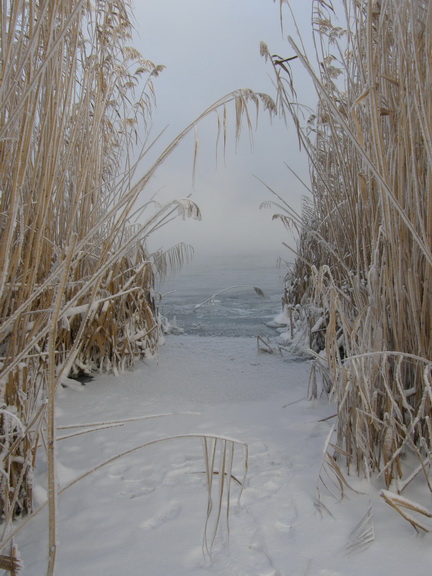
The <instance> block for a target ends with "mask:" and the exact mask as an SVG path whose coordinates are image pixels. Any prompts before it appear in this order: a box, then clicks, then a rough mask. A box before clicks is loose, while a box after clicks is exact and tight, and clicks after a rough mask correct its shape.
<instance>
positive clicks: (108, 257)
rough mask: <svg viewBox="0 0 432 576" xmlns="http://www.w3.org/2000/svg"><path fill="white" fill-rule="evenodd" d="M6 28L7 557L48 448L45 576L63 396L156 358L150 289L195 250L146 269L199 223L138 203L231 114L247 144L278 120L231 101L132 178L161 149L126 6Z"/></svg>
mask: <svg viewBox="0 0 432 576" xmlns="http://www.w3.org/2000/svg"><path fill="white" fill-rule="evenodd" d="M0 29H1V40H0V77H1V83H0V357H1V358H0V383H1V403H2V404H1V407H0V442H1V456H2V464H1V472H2V474H1V479H0V508H1V515H2V518H3V519H4V521H3V525H2V535H1V541H2V545H1V546H0V548H3V547H4V546H5V544H6V543H7V542H9V541H10V538H9V537H8V534H9V532H10V527H11V522H12V521H13V520H14V518H16V517H19V516H23V515H25V514H29V513H30V512H32V470H33V468H34V466H35V462H36V457H37V449H38V446H42V448H43V450H44V451H45V452H46V455H47V459H48V467H49V477H50V479H49V508H50V559H49V567H48V573H49V574H51V573H53V571H54V563H55V551H56V535H55V532H56V530H55V518H56V496H57V494H58V486H57V483H56V465H55V463H56V430H55V426H54V424H55V421H54V405H55V393H56V390H57V388H58V386H60V385H67V386H71V385H76V384H74V381H73V380H72V378H75V377H77V376H79V375H81V374H88V373H93V372H94V371H113V372H117V371H119V370H124V369H126V368H128V367H130V366H133V364H134V362H135V360H136V359H137V358H140V357H142V356H143V355H145V354H147V353H152V352H153V351H154V350H155V349H156V348H157V346H158V343H159V339H160V335H161V331H160V319H159V317H158V310H157V295H156V294H155V291H154V287H155V277H156V275H158V274H163V273H164V272H165V270H166V269H167V267H168V266H170V265H172V266H178V265H179V264H181V262H182V261H183V260H184V259H185V258H187V257H188V255H189V249H188V247H185V246H184V245H183V244H179V245H178V246H175V247H173V248H172V249H170V250H168V251H167V252H158V253H157V254H149V253H148V251H147V249H146V239H147V238H148V236H149V235H150V234H152V233H153V232H154V231H155V230H157V229H158V228H159V227H161V226H163V225H165V224H166V223H168V222H169V221H170V220H172V219H173V218H174V217H176V216H178V215H180V216H183V217H192V218H198V219H199V218H200V211H199V208H198V206H197V205H196V204H195V203H194V202H192V201H191V200H190V199H177V200H173V201H171V202H169V203H168V204H166V205H160V204H158V203H157V202H155V201H154V200H151V201H149V202H144V203H143V202H142V197H141V195H142V192H143V191H144V189H145V187H146V185H147V183H148V182H149V180H150V179H151V177H152V176H153V174H154V172H155V171H156V170H157V168H158V167H159V166H160V164H161V163H162V162H163V161H164V160H165V159H166V158H167V157H168V156H169V154H170V153H171V152H172V151H173V150H174V149H175V148H176V146H177V145H178V143H179V142H180V141H181V140H182V139H183V138H184V137H185V136H186V135H187V134H189V133H190V132H193V131H194V130H195V128H196V123H197V122H198V121H199V120H200V119H201V118H203V117H205V116H208V115H209V114H212V113H213V112H216V113H218V110H219V109H222V110H223V114H224V122H223V125H221V124H220V123H219V130H220V131H222V130H223V132H224V141H225V139H226V129H227V117H228V107H229V106H230V105H232V106H233V108H234V118H235V119H234V122H235V129H236V134H237V136H238V135H239V133H240V130H241V127H242V124H243V118H244V119H245V121H246V124H247V126H248V127H250V117H249V110H248V108H249V106H251V105H252V106H254V107H255V108H256V110H257V112H258V109H259V108H260V106H261V105H262V106H263V107H264V108H265V109H267V110H269V111H270V113H273V111H274V104H273V102H272V101H271V99H270V98H269V97H267V96H266V95H263V94H255V93H254V92H252V91H250V90H239V91H236V92H233V93H231V94H228V95H227V96H225V97H223V98H221V99H220V100H219V101H217V102H215V103H214V104H213V105H212V106H210V107H209V108H208V109H207V110H205V111H204V112H203V113H202V114H201V115H200V116H199V117H198V118H197V120H196V121H194V122H193V123H191V124H190V125H189V126H186V128H185V129H184V130H183V131H182V132H181V133H180V134H179V135H178V136H177V137H176V138H175V139H174V140H173V141H172V142H171V143H170V144H169V145H168V146H167V147H166V148H165V149H163V150H162V151H161V152H160V154H159V156H158V158H157V159H156V161H155V162H153V163H152V164H151V165H150V166H147V167H146V168H145V170H144V173H143V175H142V176H140V177H139V178H137V177H136V173H137V166H140V168H141V167H142V165H143V163H144V162H145V161H146V153H147V151H148V150H149V149H150V148H152V147H153V145H154V142H152V143H150V144H149V143H148V136H149V132H148V128H149V126H148V119H149V117H150V114H151V107H152V103H153V98H154V87H153V80H154V78H156V77H157V76H158V75H159V73H160V72H161V70H162V67H161V66H158V65H155V64H153V63H152V62H150V61H148V60H145V59H144V58H142V57H141V55H140V54H139V53H138V52H137V51H136V50H135V49H134V48H133V47H131V46H130V45H129V43H130V41H131V23H130V6H129V3H128V2H127V1H126V0H99V1H98V2H96V3H90V2H87V1H86V0H71V1H70V2H64V1H62V0H43V1H35V0H30V1H28V2H21V1H18V2H11V1H10V0H0ZM140 137H142V140H143V141H144V144H143V145H142V148H141V150H140V151H138V153H137V151H136V146H135V144H136V141H137V140H138V139H139V138H140ZM133 158H135V160H133ZM140 172H141V173H142V171H141V170H140ZM138 199H140V204H141V206H142V207H141V208H140V209H139V210H136V203H137V200H138Z"/></svg>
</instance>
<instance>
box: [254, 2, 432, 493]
mask: <svg viewBox="0 0 432 576" xmlns="http://www.w3.org/2000/svg"><path fill="white" fill-rule="evenodd" d="M336 15H338V16H339V22H340V21H341V19H342V21H343V22H344V24H343V25H340V26H339V25H337V24H336V22H337V16H336ZM313 26H314V36H315V45H316V49H317V51H316V58H317V61H318V67H317V69H318V72H317V71H316V70H315V67H314V66H313V65H312V64H311V61H312V57H310V58H308V57H307V55H306V54H305V53H304V51H303V50H300V49H299V48H298V46H297V44H296V43H295V42H294V40H292V39H291V40H290V46H291V50H292V51H293V52H292V53H293V55H295V56H296V60H295V65H296V66H297V65H298V63H301V64H302V66H303V69H304V70H305V71H306V72H307V74H308V75H309V77H310V78H311V80H312V81H313V83H314V85H315V88H316V92H317V97H318V106H317V110H316V113H315V114H314V115H313V116H311V117H310V118H309V122H308V125H307V127H306V128H303V127H301V126H300V125H301V118H300V117H299V114H298V107H297V106H296V104H295V100H293V98H292V94H291V93H290V91H289V87H288V86H287V83H286V79H285V77H286V70H284V69H283V68H282V67H281V65H280V63H278V61H276V59H275V58H274V57H272V56H271V55H270V53H269V52H268V51H266V50H265V49H264V55H265V56H266V57H267V58H268V59H270V60H271V62H272V64H273V66H274V70H275V74H276V78H277V83H278V88H279V103H280V106H281V107H283V109H284V111H285V113H286V114H291V115H292V116H293V117H294V119H295V122H296V125H297V126H299V138H300V141H301V143H302V145H303V146H304V148H305V149H306V151H307V153H308V155H309V159H310V172H311V183H312V192H313V195H312V199H311V200H309V201H308V203H307V210H306V211H305V212H304V214H303V215H302V223H301V226H300V230H301V233H300V240H299V245H298V249H297V254H298V257H297V261H296V263H295V266H294V270H293V272H292V274H291V275H290V278H289V282H288V285H287V291H286V299H287V302H288V303H290V304H291V305H296V304H300V305H306V304H308V305H309V306H310V305H312V307H313V309H314V310H315V313H317V314H319V315H321V317H322V324H323V326H325V344H324V346H325V351H326V358H327V363H328V368H329V371H330V374H331V381H332V389H331V395H332V397H333V398H334V399H335V401H336V402H337V403H338V432H337V434H338V441H337V443H338V447H339V450H340V451H341V453H343V454H346V460H347V466H348V471H351V470H355V471H357V472H364V473H365V474H366V475H368V473H369V471H374V472H375V473H377V474H379V475H380V476H381V477H382V478H383V480H384V482H385V485H386V486H387V487H390V486H391V487H392V489H394V490H395V491H402V490H403V489H404V488H405V486H406V484H405V482H404V478H406V477H410V475H411V473H412V470H411V469H410V462H411V459H405V458H404V457H405V455H406V454H407V453H410V454H413V455H414V456H415V457H416V458H417V459H418V460H419V462H421V465H420V466H418V467H416V470H417V474H423V475H424V476H423V478H424V480H425V482H426V484H427V485H428V486H430V481H429V474H430V464H431V457H432V434H431V432H432V428H431V424H430V422H431V416H432V396H431V383H432V382H431V371H432V340H431V337H430V334H431V329H432V308H431V294H432V199H431V198H432V197H431V174H432V172H431V168H432V154H431V152H432V147H431V143H432V124H431V118H432V115H431V112H432V97H431V95H432V90H431V89H432V75H431V70H432V68H431V65H432V62H431V54H432V36H431V34H430V30H431V29H432V6H431V4H430V3H429V2H426V1H418V2H412V1H409V0H401V1H399V2H393V1H391V0H386V1H381V2H375V1H362V2H357V1H349V0H341V1H340V2H338V3H334V5H333V4H332V3H331V2H327V1H326V2H323V1H319V0H317V1H316V2H313ZM284 66H286V65H284ZM290 70H291V74H292V75H293V74H294V63H293V62H292V63H291V69H290ZM293 102H294V103H293ZM289 217H290V218H292V217H291V216H289Z"/></svg>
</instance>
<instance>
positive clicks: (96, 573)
mask: <svg viewBox="0 0 432 576" xmlns="http://www.w3.org/2000/svg"><path fill="white" fill-rule="evenodd" d="M308 379H309V363H308V361H306V360H304V358H300V357H296V356H289V355H288V354H284V355H283V356H277V355H271V354H266V353H262V352H261V353H258V352H257V347H256V341H255V339H253V338H214V337H213V338H212V337H197V336H186V335H181V336H169V337H168V338H167V342H166V344H165V345H164V346H163V348H162V349H161V351H160V358H159V361H158V362H155V361H152V362H150V361H149V362H148V363H147V364H140V365H139V366H138V367H137V369H136V370H135V371H134V372H132V373H126V374H122V375H121V376H119V377H114V376H100V377H97V378H96V379H95V380H94V381H92V382H90V383H88V384H87V385H86V386H85V387H83V388H82V390H80V391H76V390H73V389H70V388H68V389H62V390H61V391H60V392H59V398H58V414H57V416H58V418H57V423H58V425H59V427H61V429H60V430H59V438H60V439H59V441H58V451H59V466H58V476H59V483H60V485H61V486H65V485H67V484H68V483H70V482H71V481H72V480H73V479H75V478H76V477H78V476H79V475H80V474H82V473H84V472H86V471H88V470H90V469H92V468H96V467H98V465H99V464H100V463H103V462H104V461H106V460H109V459H110V458H112V457H115V456H116V455H117V454H120V453H122V452H125V451H127V450H129V449H132V448H134V447H138V446H140V445H143V444H147V443H150V445H149V446H146V447H143V448H141V449H139V450H136V451H133V452H131V453H130V454H129V455H126V456H123V457H121V458H117V459H114V460H112V461H111V463H110V464H107V465H106V466H104V467H101V468H99V469H98V470H96V471H95V472H94V473H92V474H91V475H89V476H87V477H85V478H84V479H82V480H80V481H79V482H78V483H76V484H74V485H73V486H72V487H70V488H69V489H67V490H66V491H64V492H63V493H62V494H61V496H60V497H59V502H58V520H57V521H58V551H57V562H56V574H57V576H77V575H80V576H86V575H89V576H90V575H91V576H118V575H119V574H120V575H122V576H123V575H124V576H129V575H135V574H142V575H146V576H168V575H170V576H171V575H172V576H204V575H211V574H215V575H216V574H221V575H224V576H276V575H278V576H382V575H383V574H385V575H389V576H390V575H391V576H406V575H407V574H412V575H413V576H414V575H415V576H423V575H424V576H426V575H428V576H429V575H430V574H431V572H432V541H431V535H430V534H426V535H418V534H416V532H415V531H414V530H413V529H412V528H411V526H410V525H409V524H408V523H407V522H405V521H404V520H403V519H402V518H401V517H400V516H399V515H398V514H397V513H396V512H395V511H394V510H393V509H392V508H390V507H389V506H388V505H387V504H386V503H385V502H384V500H383V499H382V498H380V497H379V491H380V489H381V488H383V487H384V486H383V483H382V481H381V480H380V479H378V480H374V481H373V483H372V487H371V489H370V488H369V486H368V484H367V482H366V481H365V480H364V479H357V478H349V482H350V484H351V485H352V486H353V487H354V488H355V489H356V490H357V491H359V492H362V493H361V494H359V493H356V492H354V491H351V490H349V489H346V491H345V493H346V497H345V498H344V499H342V500H340V501H339V500H338V499H335V498H333V497H331V496H330V495H329V494H328V493H327V492H326V490H325V488H324V486H323V484H322V483H320V482H319V477H320V475H321V477H322V478H323V479H325V480H326V482H327V484H328V485H329V486H330V485H331V478H330V477H327V476H326V469H325V468H322V462H323V446H324V444H325V442H326V439H327V437H328V435H329V432H330V430H331V428H332V426H333V423H334V419H332V418H329V419H327V418H328V417H331V416H332V415H333V414H334V412H335V407H334V406H331V405H329V403H328V400H327V398H326V397H324V396H323V397H321V398H319V399H317V400H313V401H308V400H307V399H306V395H307V387H308ZM153 416H155V418H152V417H153ZM143 417H146V418H145V419H143ZM125 419H129V420H130V421H129V422H128V423H124V424H123V425H121V426H117V425H116V426H112V427H110V428H104V429H100V430H99V431H93V432H89V433H88V434H83V435H74V436H73V437H70V438H66V439H61V437H62V436H68V435H71V434H74V433H75V432H78V431H82V430H83V428H76V429H75V428H65V427H67V426H75V425H83V424H91V425H92V426H90V427H89V428H90V429H93V428H95V427H96V424H98V425H99V424H102V423H107V422H113V421H119V420H125ZM200 435H208V436H218V437H224V438H228V439H229V440H236V441H238V443H239V444H238V445H237V444H234V443H232V442H231V441H226V442H225V443H224V442H222V441H219V442H218V444H217V447H221V446H226V447H228V448H230V447H231V446H235V453H234V457H235V461H234V465H233V469H232V477H233V480H232V482H231V491H232V494H231V507H230V512H229V534H228V527H227V522H226V516H225V512H224V515H223V516H222V518H221V520H220V525H219V530H218V533H217V536H216V538H215V542H214V545H213V547H212V550H211V554H210V555H209V554H208V553H207V552H206V551H205V548H203V533H204V528H205V523H206V515H207V505H208V502H207V494H208V492H207V477H206V474H205V460H204V457H203V444H202V441H201V439H200ZM174 437H180V438H177V439H171V440H169V441H166V442H160V443H152V441H153V440H158V439H163V438H174ZM242 444H246V445H247V446H248V471H247V477H246V481H245V485H244V489H243V493H242V495H241V499H240V501H239V502H238V501H237V496H238V492H239V482H241V481H242V480H243V472H244V470H243V464H244V461H243V452H242V449H241V448H242ZM218 458H219V456H218ZM214 468H215V472H218V470H220V469H221V468H220V467H219V460H218V459H217V460H216V462H215V467H214ZM43 476H44V474H43V463H40V464H39V468H38V473H37V475H36V478H35V484H36V485H35V493H36V496H37V498H39V500H40V501H43V499H44V497H45V494H44V490H43V481H44V477H43ZM220 478H221V476H219V475H218V474H214V475H213V480H214V485H213V504H214V507H213V510H212V513H211V516H210V521H209V526H208V530H207V535H208V539H209V540H211V538H212V527H213V526H214V523H215V521H216V515H217V508H218V507H217V502H218V496H217V491H218V489H219V480H220ZM226 486H227V484H225V487H226ZM317 486H318V488H319V493H320V495H321V500H322V503H323V504H324V505H325V506H326V507H327V509H328V510H329V512H331V515H330V514H328V513H326V512H325V511H323V510H322V513H320V512H319V511H318V509H317V507H316V505H315V504H316V502H314V500H315V498H316V496H317V492H316V490H317ZM370 504H372V508H371V510H372V512H371V513H370V514H369V515H367V513H368V510H369V509H370ZM365 515H367V516H366V517H365ZM364 517H365V522H364V523H362V524H360V525H359V523H361V520H362V518H364ZM356 527H357V530H356ZM372 535H373V536H374V539H373V541H371V543H370V544H369V545H368V546H367V547H366V549H364V550H362V549H361V548H362V547H363V544H364V543H365V542H366V541H367V540H370V539H371V538H372ZM17 543H18V546H19V550H20V553H21V556H22V559H23V562H24V570H23V574H24V576H43V575H44V574H45V573H46V565H47V546H48V545H47V513H46V510H44V511H43V512H41V513H40V514H39V515H38V516H36V517H35V518H34V519H33V520H31V522H29V523H28V525H27V526H26V527H25V529H24V530H23V531H22V532H21V533H20V535H19V537H18V538H17Z"/></svg>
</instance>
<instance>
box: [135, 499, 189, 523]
mask: <svg viewBox="0 0 432 576" xmlns="http://www.w3.org/2000/svg"><path fill="white" fill-rule="evenodd" d="M181 511H182V506H181V504H180V503H179V502H176V501H172V502H170V503H169V504H168V506H166V507H165V508H163V509H162V510H161V511H160V513H159V514H156V516H153V518H150V520H147V521H146V522H143V523H142V524H141V525H140V527H141V528H144V529H150V528H153V529H156V528H159V527H160V526H162V525H163V524H165V523H166V522H171V521H172V520H175V519H176V518H178V516H179V515H180V512H181Z"/></svg>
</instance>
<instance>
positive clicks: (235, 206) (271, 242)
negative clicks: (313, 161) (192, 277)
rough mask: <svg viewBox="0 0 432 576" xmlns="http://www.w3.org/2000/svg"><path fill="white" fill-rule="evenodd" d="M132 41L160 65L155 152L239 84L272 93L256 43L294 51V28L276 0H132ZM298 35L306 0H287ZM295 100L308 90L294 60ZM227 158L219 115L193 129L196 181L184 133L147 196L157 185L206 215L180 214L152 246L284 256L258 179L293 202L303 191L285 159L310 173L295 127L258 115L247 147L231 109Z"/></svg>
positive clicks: (162, 193) (308, 95)
mask: <svg viewBox="0 0 432 576" xmlns="http://www.w3.org/2000/svg"><path fill="white" fill-rule="evenodd" d="M133 6H134V11H133V13H134V17H135V20H136V22H135V25H136V27H137V37H136V40H135V45H136V47H137V48H138V49H139V50H140V52H141V53H142V55H143V56H144V57H145V58H148V59H149V60H152V61H153V62H155V63H157V64H164V65H165V66H166V69H165V70H164V72H163V73H162V75H161V76H160V77H159V78H158V79H156V80H155V89H156V98H157V108H156V109H155V111H154V114H153V122H154V131H153V133H154V134H155V135H156V134H157V133H158V132H159V131H160V130H162V129H163V128H165V127H167V129H166V131H165V133H164V135H163V137H162V140H161V142H160V144H159V145H158V149H159V150H160V151H161V150H162V149H163V143H164V142H165V143H167V142H168V141H169V140H171V139H172V138H174V137H175V135H176V134H177V133H178V132H180V131H181V130H182V128H184V127H185V126H186V125H187V124H188V123H190V122H191V121H193V120H194V119H195V118H196V117H197V116H199V114H200V113H201V112H202V111H203V110H204V109H206V108H207V107H208V106H209V105H210V104H211V103H212V102H214V101H216V100H218V99H219V98H220V97H222V96H223V95H224V94H227V93H229V92H231V91H233V90H236V89H238V88H251V89H252V90H255V91H257V92H267V93H269V94H270V95H272V96H274V86H273V83H272V69H271V65H270V64H269V63H267V64H266V62H265V60H264V58H262V57H261V56H260V51H259V45H260V41H264V42H266V44H267V45H268V46H269V48H270V51H271V52H272V53H278V54H280V55H283V56H289V55H291V54H292V52H291V49H290V46H289V44H288V41H287V36H288V35H293V36H295V35H296V33H295V29H294V28H293V26H292V23H291V21H290V18H289V12H288V10H285V11H284V15H285V20H284V30H283V32H282V31H281V27H280V20H279V1H277V2H274V1H273V0H135V1H134V5H133ZM293 6H294V7H295V8H296V7H297V12H298V16H299V18H300V24H301V26H302V28H303V30H304V31H305V32H304V34H305V37H306V38H307V36H308V35H310V20H311V1H306V0H297V1H296V0H294V1H293ZM294 70H295V73H296V74H297V77H296V83H297V86H298V92H299V96H300V99H301V100H302V101H304V102H305V103H308V104H311V103H312V102H313V99H312V91H311V89H310V86H309V87H305V86H306V85H305V84H304V80H305V77H306V74H305V72H304V71H303V70H302V68H301V65H300V63H299V62H298V61H296V62H295V64H294ZM230 112H231V122H229V140H228V149H227V155H226V159H225V161H224V159H223V157H222V155H219V159H218V162H217V163H216V160H215V143H216V135H217V117H216V115H212V116H211V117H210V119H209V120H207V121H206V122H204V123H203V124H201V125H200V126H199V131H198V136H199V142H200V147H199V156H198V163H197V172H196V179H195V187H193V182H192V167H193V155H194V138H193V136H192V137H191V138H189V139H187V140H186V141H185V142H184V143H183V144H182V145H181V147H180V148H178V149H177V150H176V151H175V152H174V154H173V156H171V158H170V159H169V160H168V161H167V162H166V163H165V164H164V165H163V166H162V167H161V169H160V170H159V172H158V175H157V176H156V177H155V178H154V180H153V181H152V183H151V185H150V187H149V188H148V190H147V193H149V194H152V193H153V192H156V191H158V198H159V199H160V200H161V201H166V200H169V199H171V198H176V197H184V196H187V195H189V194H191V193H192V198H193V199H194V200H195V201H196V202H197V203H198V205H199V206H200V208H201V210H202V213H203V220H202V221H201V222H193V221H186V222H182V221H180V220H179V221H178V222H176V223H172V224H171V225H170V226H169V227H165V228H164V230H163V231H162V232H161V233H159V234H155V235H153V238H152V240H151V243H150V247H151V248H152V249H156V248H159V247H164V248H168V247H169V246H171V245H173V244H175V243H177V242H181V241H184V242H186V243H190V244H192V245H193V247H194V250H195V253H196V254H197V255H198V256H205V255H206V254H208V253H214V252H217V253H225V252H230V253H234V254H236V253H245V252H246V253H256V252H271V253H272V254H274V255H275V256H276V257H277V256H279V255H280V256H282V257H283V258H285V259H286V258H288V257H289V256H290V254H289V251H288V250H287V249H285V248H284V247H283V246H282V242H283V241H287V242H289V243H292V242H293V240H292V237H291V236H290V235H289V234H288V232H286V231H285V230H284V229H283V227H282V225H281V223H279V222H277V221H272V214H273V212H272V211H271V210H260V209H259V205H260V204H261V202H262V201H265V200H271V199H273V197H272V195H271V194H270V193H269V192H268V191H267V190H266V188H265V187H264V186H263V185H262V184H261V183H260V182H259V181H258V180H257V178H259V179H261V180H263V181H264V182H265V183H266V184H267V185H268V186H270V187H271V188H273V189H274V190H275V191H277V192H278V193H279V194H280V195H282V196H283V197H284V198H285V199H286V200H287V201H288V202H289V203H290V204H292V206H293V207H294V208H296V209H300V206H301V199H302V195H304V194H305V193H306V191H305V190H304V188H303V187H302V186H301V184H299V182H298V181H297V180H296V179H295V178H294V177H293V176H292V175H291V174H290V172H289V170H288V169H287V168H286V166H285V163H286V164H288V165H289V166H291V167H292V168H293V169H294V170H296V171H297V172H298V173H299V175H300V176H301V177H302V178H306V179H307V174H308V169H307V161H306V158H305V156H304V154H303V153H301V154H300V153H299V151H298V144H297V137H296V134H295V130H294V128H293V126H292V125H291V124H290V125H289V126H285V125H284V123H283V121H282V120H280V119H278V118H275V119H274V120H273V122H272V123H270V122H269V119H268V116H267V115H265V114H261V117H260V121H259V125H258V128H257V130H256V132H255V133H254V145H253V148H252V149H251V146H250V143H249V137H248V134H247V131H246V130H245V131H244V132H243V136H242V138H241V140H240V143H239V145H238V146H237V148H236V146H235V138H234V130H235V122H234V111H233V110H232V109H231V110H230Z"/></svg>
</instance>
